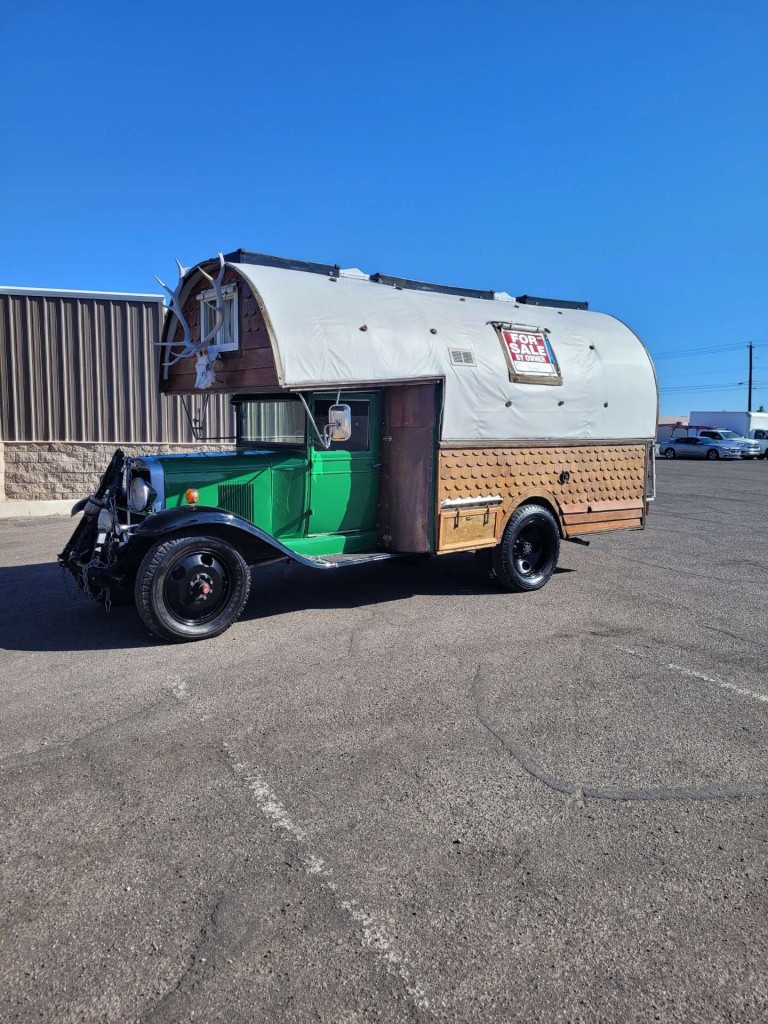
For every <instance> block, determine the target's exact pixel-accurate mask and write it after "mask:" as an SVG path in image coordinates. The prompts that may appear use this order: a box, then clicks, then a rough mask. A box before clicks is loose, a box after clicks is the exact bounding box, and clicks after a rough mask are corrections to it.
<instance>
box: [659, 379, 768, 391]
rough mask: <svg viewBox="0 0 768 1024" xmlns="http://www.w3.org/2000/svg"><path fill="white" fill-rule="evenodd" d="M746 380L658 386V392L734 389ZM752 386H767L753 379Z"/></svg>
mask: <svg viewBox="0 0 768 1024" xmlns="http://www.w3.org/2000/svg"><path fill="white" fill-rule="evenodd" d="M746 385H747V382H746V381H745V380H740V381H737V382H736V383H735V384H691V385H688V386H686V385H683V384H680V385H677V386H674V387H669V388H659V392H664V393H665V394H669V393H670V392H672V391H679V392H683V391H734V390H735V389H736V388H743V387H746ZM752 386H753V388H768V383H765V382H763V381H753V383H752Z"/></svg>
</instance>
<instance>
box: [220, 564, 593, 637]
mask: <svg viewBox="0 0 768 1024" xmlns="http://www.w3.org/2000/svg"><path fill="white" fill-rule="evenodd" d="M574 571H575V570H573V569H567V568H564V567H563V568H561V567H558V568H556V569H555V573H557V574H560V573H570V572H574ZM505 593H506V592H505V591H504V590H502V589H501V588H500V587H499V586H498V585H497V584H496V583H494V582H493V581H492V580H491V579H490V578H489V577H488V576H486V575H484V574H483V572H482V570H481V569H480V567H479V565H478V562H477V560H476V559H475V556H474V554H471V553H470V554H467V553H461V554H454V555H445V556H442V557H439V558H438V557H432V558H425V559H424V560H423V561H415V562H414V561H410V560H407V559H392V561H391V562H386V563H383V564H381V563H379V564H375V565H361V566H355V567H351V568H346V569H333V570H321V571H317V570H313V569H307V568H305V567H304V566H301V565H297V564H296V563H288V564H280V565H273V566H269V567H267V568H265V569H258V568H255V569H254V570H253V573H252V584H251V597H250V599H249V601H248V604H247V605H246V608H245V611H244V612H243V614H242V616H241V619H240V621H241V622H242V621H249V620H251V619H266V618H271V617H273V616H276V615H285V614H289V613H291V612H296V611H300V610H303V609H312V610H317V611H320V610H332V609H334V608H360V607H365V606H366V605H375V604H386V603H389V602H393V601H404V600H408V599H409V598H411V597H416V596H421V597H440V596H446V597H449V596H459V595H467V594H470V595H485V596H490V597H493V596H495V595H499V596H503V595H504V594H505Z"/></svg>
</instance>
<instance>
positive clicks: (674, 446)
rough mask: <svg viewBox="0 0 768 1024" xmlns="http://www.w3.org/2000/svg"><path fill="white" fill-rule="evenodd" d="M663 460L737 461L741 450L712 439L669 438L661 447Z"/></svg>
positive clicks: (725, 442)
mask: <svg viewBox="0 0 768 1024" xmlns="http://www.w3.org/2000/svg"><path fill="white" fill-rule="evenodd" d="M661 453H662V455H663V456H664V458H665V459H678V458H679V459H710V460H711V461H714V460H715V459H738V458H740V457H741V448H739V446H738V445H735V444H731V443H729V442H728V441H721V440H718V439H716V438H713V437H670V439H669V440H668V441H665V442H664V444H663V445H662V446H661Z"/></svg>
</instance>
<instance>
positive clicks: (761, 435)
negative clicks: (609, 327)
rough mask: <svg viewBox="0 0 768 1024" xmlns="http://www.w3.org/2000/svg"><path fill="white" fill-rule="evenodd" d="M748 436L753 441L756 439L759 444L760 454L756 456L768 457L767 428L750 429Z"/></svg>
mask: <svg viewBox="0 0 768 1024" xmlns="http://www.w3.org/2000/svg"><path fill="white" fill-rule="evenodd" d="M749 436H750V438H751V439H752V440H753V441H757V443H758V444H759V445H760V454H759V456H758V458H760V459H768V430H762V429H760V428H758V429H756V430H750V432H749Z"/></svg>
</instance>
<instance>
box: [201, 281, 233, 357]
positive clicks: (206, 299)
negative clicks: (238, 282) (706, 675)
mask: <svg viewBox="0 0 768 1024" xmlns="http://www.w3.org/2000/svg"><path fill="white" fill-rule="evenodd" d="M222 291H223V293H224V323H223V324H222V326H221V327H220V328H219V330H218V331H217V332H216V340H215V342H214V344H215V345H216V346H217V348H218V350H219V352H236V351H237V349H238V347H239V344H240V340H239V338H238V334H237V323H238V320H237V289H236V288H235V286H234V285H229V286H227V287H225V288H223V289H222ZM216 320H217V313H216V292H215V291H214V290H213V288H210V289H209V290H208V291H206V292H202V294H201V295H200V333H201V336H204V335H206V334H208V332H209V331H211V330H213V328H214V327H215V325H216Z"/></svg>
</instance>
